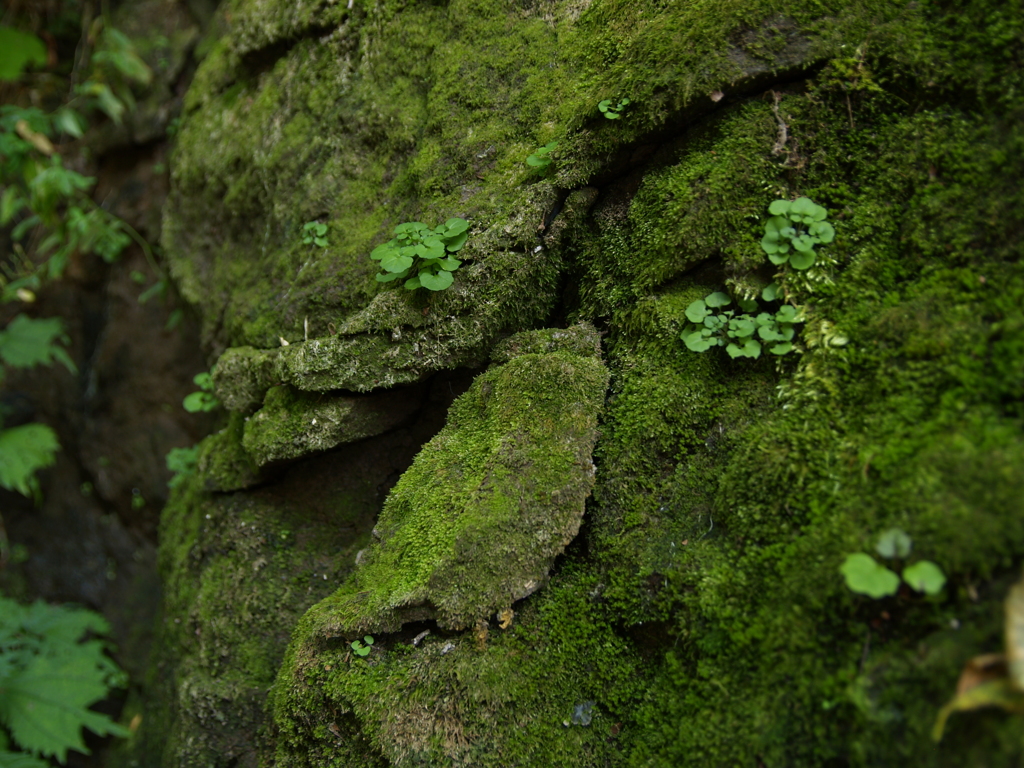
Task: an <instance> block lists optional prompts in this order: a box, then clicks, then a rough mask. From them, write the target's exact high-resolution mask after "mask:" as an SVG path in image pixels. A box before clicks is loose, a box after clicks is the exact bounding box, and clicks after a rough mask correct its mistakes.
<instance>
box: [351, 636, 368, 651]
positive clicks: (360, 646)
mask: <svg viewBox="0 0 1024 768" xmlns="http://www.w3.org/2000/svg"><path fill="white" fill-rule="evenodd" d="M372 645H373V638H372V637H370V636H369V635H366V636H365V637H364V638H363V639H362V641H361V642H360V641H359V640H353V641H352V645H351V647H352V653H354V654H355V655H356V656H369V655H370V650H371V649H370V646H372Z"/></svg>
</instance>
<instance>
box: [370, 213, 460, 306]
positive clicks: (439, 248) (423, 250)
mask: <svg viewBox="0 0 1024 768" xmlns="http://www.w3.org/2000/svg"><path fill="white" fill-rule="evenodd" d="M468 230H469V224H468V222H467V221H466V220H465V219H459V218H452V219H448V221H446V222H445V223H444V224H439V225H438V226H436V227H434V228H433V229H431V228H430V227H428V226H427V225H426V224H421V223H420V222H418V221H411V222H406V223H404V224H399V225H398V226H397V227H395V236H394V237H393V238H392V239H391V240H389V241H388V242H386V243H384V244H383V245H378V246H377V247H376V248H374V249H373V252H372V253H371V254H370V258H371V259H373V260H374V261H379V262H380V266H381V269H383V270H384V272H383V273H382V274H378V275H377V282H378V283H390V282H391V281H392V280H405V283H404V286H405V288H406V289H407V290H410V291H414V290H416V289H417V288H426V289H427V290H428V291H443V290H444V289H445V288H448V287H449V286H450V285H451V284H452V283H453V282H454V280H455V278H454V277H453V276H452V272H454V271H455V270H456V269H458V268H459V267H460V266H462V262H461V261H459V260H458V259H456V258H455V257H454V256H453V254H454V253H456V252H458V251H459V250H460V249H461V248H462V246H463V245H465V243H466V238H467V237H468V236H469V232H468Z"/></svg>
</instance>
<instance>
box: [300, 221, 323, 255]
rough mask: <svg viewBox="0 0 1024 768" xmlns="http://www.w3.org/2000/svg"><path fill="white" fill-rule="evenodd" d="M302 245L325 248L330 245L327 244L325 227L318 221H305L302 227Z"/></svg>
mask: <svg viewBox="0 0 1024 768" xmlns="http://www.w3.org/2000/svg"><path fill="white" fill-rule="evenodd" d="M302 244H303V245H319V246H320V247H321V248H326V247H327V246H328V245H330V243H329V242H327V225H326V224H322V223H321V222H319V221H307V222H306V223H305V224H303V225H302Z"/></svg>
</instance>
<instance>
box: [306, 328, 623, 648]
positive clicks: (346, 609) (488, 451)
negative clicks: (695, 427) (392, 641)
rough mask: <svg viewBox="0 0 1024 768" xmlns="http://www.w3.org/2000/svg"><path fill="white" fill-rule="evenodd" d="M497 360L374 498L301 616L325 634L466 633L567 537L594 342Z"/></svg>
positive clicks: (528, 589) (555, 339)
mask: <svg viewBox="0 0 1024 768" xmlns="http://www.w3.org/2000/svg"><path fill="white" fill-rule="evenodd" d="M528 350H537V351H536V352H533V351H528ZM501 354H502V355H503V356H506V357H507V358H508V361H507V362H505V363H504V364H503V365H499V366H495V367H493V368H491V369H490V370H488V371H487V372H485V373H483V374H481V375H480V376H479V377H478V378H477V379H476V381H475V382H474V383H473V385H472V387H471V388H470V390H469V391H468V392H467V393H466V394H464V395H463V396H462V397H460V398H459V399H458V400H456V401H455V403H454V404H453V405H452V408H451V410H450V411H449V418H448V423H447V425H446V426H445V428H444V429H443V430H442V431H441V432H440V434H438V435H437V436H436V437H434V438H433V439H432V440H431V441H430V442H428V443H427V444H426V445H425V446H424V447H423V449H422V450H421V451H420V453H419V455H418V456H417V457H416V460H415V461H414V462H413V465H412V467H411V468H410V469H409V470H408V471H406V472H405V474H403V475H402V478H401V479H400V480H399V482H398V485H396V486H395V488H394V490H392V492H391V494H390V495H389V496H388V499H387V501H386V502H385V504H384V509H383V510H382V512H381V514H380V518H379V520H378V523H377V527H376V529H375V530H376V541H375V542H374V543H373V544H372V545H371V546H370V548H369V549H368V550H367V551H365V552H364V553H363V556H362V557H361V558H360V559H361V561H362V566H361V568H360V569H359V570H358V571H357V572H356V575H355V577H354V578H353V580H351V581H350V582H349V583H348V584H346V585H345V586H344V587H342V589H341V590H340V591H339V592H338V593H337V594H336V595H334V596H332V597H331V598H329V599H328V600H326V601H324V602H322V603H321V604H320V605H319V606H318V607H317V608H316V609H314V610H315V611H316V612H318V613H320V614H321V616H322V618H323V619H325V622H326V625H325V627H324V629H325V631H326V633H327V634H344V633H349V632H363V631H374V632H380V631H394V630H396V629H398V628H399V627H400V626H401V625H402V624H403V623H405V622H408V621H415V620H419V619H427V618H431V619H436V620H437V622H438V624H439V625H441V626H442V627H448V628H465V627H467V626H472V625H473V624H474V623H475V622H476V621H478V620H480V619H483V618H485V617H487V616H489V615H491V614H494V613H495V612H496V611H498V610H501V609H503V608H506V607H508V606H510V605H511V604H512V603H513V602H514V601H516V600H519V599H522V598H523V597H526V596H527V595H530V594H531V593H533V592H534V591H536V590H537V589H538V588H539V587H540V586H541V585H542V584H543V583H544V582H545V581H546V580H547V577H548V571H549V570H550V568H551V565H552V564H553V562H554V559H555V557H557V556H558V555H559V554H561V553H562V552H563V551H564V549H565V547H566V546H567V545H568V544H569V542H570V541H572V539H573V538H574V537H575V535H576V533H577V532H578V530H579V527H580V523H581V521H582V519H583V512H584V503H585V500H586V498H587V496H589V494H590V490H591V488H592V487H593V484H594V475H595V470H594V464H593V462H592V461H591V454H592V451H593V447H594V443H595V441H596V439H597V418H598V414H599V413H600V412H601V409H602V407H603V404H604V397H605V390H606V388H607V385H608V373H607V370H606V369H605V366H604V363H603V362H602V361H601V357H600V346H599V342H598V337H597V333H596V331H594V329H593V328H592V327H591V326H589V325H583V326H577V327H575V328H573V329H570V330H568V331H561V330H544V331H532V332H527V333H522V334H518V335H516V336H514V337H512V338H511V339H510V340H509V341H508V342H507V343H506V344H505V345H503V347H502V353H501Z"/></svg>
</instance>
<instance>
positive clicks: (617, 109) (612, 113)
mask: <svg viewBox="0 0 1024 768" xmlns="http://www.w3.org/2000/svg"><path fill="white" fill-rule="evenodd" d="M627 106H629V99H619V100H618V102H617V103H616V102H615V99H605V100H604V101H601V102H598V104H597V108H598V109H599V110H601V114H602V115H604V116H605V117H607V118H608V119H609V120H618V119H619V118H620V117H622V112H623V111H624V110H625V109H626V107H627Z"/></svg>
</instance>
